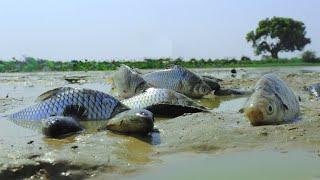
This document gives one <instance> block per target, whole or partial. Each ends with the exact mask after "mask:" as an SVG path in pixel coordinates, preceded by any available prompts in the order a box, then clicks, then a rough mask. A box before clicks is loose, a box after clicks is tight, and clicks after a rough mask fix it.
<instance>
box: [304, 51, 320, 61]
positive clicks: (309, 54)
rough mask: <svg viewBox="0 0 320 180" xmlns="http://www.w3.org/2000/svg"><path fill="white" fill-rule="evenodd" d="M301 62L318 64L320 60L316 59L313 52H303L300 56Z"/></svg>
mask: <svg viewBox="0 0 320 180" xmlns="http://www.w3.org/2000/svg"><path fill="white" fill-rule="evenodd" d="M302 60H303V61H304V62H319V61H320V59H318V58H317V56H316V53H315V52H314V51H305V52H304V53H303V54H302Z"/></svg>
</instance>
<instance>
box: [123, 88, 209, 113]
mask: <svg viewBox="0 0 320 180" xmlns="http://www.w3.org/2000/svg"><path fill="white" fill-rule="evenodd" d="M121 102H122V103H123V104H125V105H126V106H128V107H129V108H131V109H147V110H149V111H151V112H152V113H153V114H155V115H160V116H167V117H176V116H180V115H182V114H184V113H196V112H207V109H206V108H205V107H203V106H201V105H199V104H198V103H196V102H195V101H193V100H192V99H190V98H189V97H187V96H185V95H183V94H181V93H178V92H175V91H173V90H170V89H161V88H148V89H147V90H146V91H145V92H143V93H141V94H139V95H136V96H133V97H131V98H128V99H124V100H121Z"/></svg>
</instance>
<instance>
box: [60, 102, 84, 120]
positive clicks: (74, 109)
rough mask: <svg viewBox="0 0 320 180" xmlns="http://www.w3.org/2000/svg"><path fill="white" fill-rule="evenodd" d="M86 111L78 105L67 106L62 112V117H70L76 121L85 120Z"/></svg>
mask: <svg viewBox="0 0 320 180" xmlns="http://www.w3.org/2000/svg"><path fill="white" fill-rule="evenodd" d="M86 113H87V111H86V108H85V107H84V106H80V105H68V106H66V108H65V109H64V111H63V116H71V117H75V118H78V119H86V117H87V114H86Z"/></svg>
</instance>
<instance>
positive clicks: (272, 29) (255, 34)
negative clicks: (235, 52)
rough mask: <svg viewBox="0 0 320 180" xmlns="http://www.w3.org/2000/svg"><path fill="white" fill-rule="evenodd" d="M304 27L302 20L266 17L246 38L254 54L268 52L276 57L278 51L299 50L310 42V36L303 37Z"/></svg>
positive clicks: (304, 33)
mask: <svg viewBox="0 0 320 180" xmlns="http://www.w3.org/2000/svg"><path fill="white" fill-rule="evenodd" d="M305 29H306V27H305V25H304V23H303V22H301V21H296V20H294V19H291V18H285V17H273V18H271V19H269V18H266V19H264V20H261V21H260V22H259V24H258V27H257V28H256V29H255V30H254V31H250V32H249V33H248V34H247V36H246V39H247V41H248V42H251V43H252V47H253V48H254V49H255V54H256V55H260V54H263V53H270V55H271V57H272V58H274V59H277V58H278V53H279V52H289V51H296V50H298V51H301V50H303V48H304V47H305V46H306V45H307V44H309V43H311V40H310V38H306V37H305V35H306V30H305Z"/></svg>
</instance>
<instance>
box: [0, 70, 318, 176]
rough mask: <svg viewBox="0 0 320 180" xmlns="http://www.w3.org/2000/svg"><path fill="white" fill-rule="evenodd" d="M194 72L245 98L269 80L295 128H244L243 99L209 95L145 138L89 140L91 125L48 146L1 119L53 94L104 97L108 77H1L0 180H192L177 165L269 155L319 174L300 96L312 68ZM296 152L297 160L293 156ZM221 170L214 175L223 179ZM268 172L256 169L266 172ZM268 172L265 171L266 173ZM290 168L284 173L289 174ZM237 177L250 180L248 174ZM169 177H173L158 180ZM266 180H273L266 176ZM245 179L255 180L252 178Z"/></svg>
mask: <svg viewBox="0 0 320 180" xmlns="http://www.w3.org/2000/svg"><path fill="white" fill-rule="evenodd" d="M195 71H196V72H197V73H198V74H202V75H212V76H215V77H217V78H220V79H223V81H222V82H220V83H221V86H222V87H223V88H234V89H241V90H250V89H251V88H252V87H253V86H254V84H255V83H256V82H257V80H258V79H259V77H261V76H262V75H263V74H265V73H270V72H273V73H275V74H277V75H278V76H280V77H281V78H282V79H283V80H284V81H285V82H286V83H288V85H289V86H290V87H291V88H292V89H293V91H294V93H295V94H296V95H297V96H299V97H300V99H301V102H300V107H301V116H300V120H298V121H297V122H294V123H291V124H283V125H277V126H259V127H252V126H251V125H250V123H249V122H248V121H247V120H246V119H245V118H244V116H243V114H241V113H240V112H239V109H240V108H241V107H242V106H243V105H244V104H245V102H246V100H247V98H248V96H221V97H217V96H214V95H213V94H211V95H208V96H206V97H204V98H203V99H200V100H196V101H198V102H199V103H200V104H202V105H204V106H206V107H208V108H210V109H211V110H210V112H206V113H196V114H185V115H183V116H180V117H177V118H171V119H168V118H156V122H155V126H156V129H157V130H156V131H155V132H153V133H151V134H150V135H148V136H133V135H131V136H128V135H120V134H115V133H112V132H108V131H105V132H97V131H96V130H95V127H96V124H95V123H94V122H86V123H84V126H86V127H87V130H86V131H85V132H82V133H79V134H76V135H74V136H71V137H67V138H64V139H49V138H45V137H43V135H42V134H41V133H39V132H38V131H37V129H36V128H34V129H32V128H25V127H21V126H18V125H16V124H14V123H12V122H11V121H8V120H7V119H6V117H5V115H7V114H9V113H12V112H15V111H18V110H19V109H21V108H23V107H26V106H29V105H31V104H32V103H34V100H35V99H36V97H37V96H38V95H40V94H41V93H42V92H44V91H46V90H50V89H53V88H56V87H60V86H71V87H85V88H92V89H97V90H101V91H105V92H109V93H112V91H111V86H110V85H109V84H108V82H107V81H106V78H107V76H108V75H109V73H106V72H67V73H9V74H1V77H0V87H1V92H0V107H1V108H0V128H1V130H0V179H3V178H13V179H15V178H18V179H21V178H27V179H39V178H54V179H57V178H58V179H86V178H92V179H104V178H111V179H126V178H130V179H131V178H136V179H146V178H150V177H152V178H156V179H160V178H161V177H167V178H169V179H188V178H186V177H187V176H185V175H186V174H185V173H183V172H181V171H179V172H170V171H168V168H167V167H173V165H175V166H181V167H183V168H185V170H184V172H185V171H190V172H193V171H194V172H195V174H194V175H196V174H197V173H196V170H197V167H195V166H192V165H190V166H186V167H185V165H184V164H186V163H187V162H191V164H192V162H195V164H196V163H200V162H201V163H207V164H208V166H212V167H216V166H217V165H219V164H223V163H226V164H228V163H231V160H230V158H231V157H234V156H236V157H235V158H237V157H239V158H240V159H241V158H242V159H243V158H244V157H247V156H250V158H251V157H252V158H257V159H259V158H260V161H261V162H264V161H267V160H268V159H270V158H272V157H275V163H276V162H277V161H276V159H279V158H280V159H281V158H282V156H280V157H279V158H278V156H277V155H275V154H274V153H280V154H290V155H288V156H284V159H283V161H287V160H290V159H292V157H293V156H295V154H297V156H301V158H302V159H304V160H305V161H303V163H305V164H306V165H308V164H310V165H312V166H315V167H319V168H320V164H319V158H318V157H320V130H319V129H320V102H319V101H318V100H316V98H314V97H312V96H310V95H309V93H308V92H307V91H306V90H305V88H306V87H308V85H310V84H313V83H318V82H319V81H320V80H319V79H320V68H317V67H299V68H273V69H272V68H259V69H257V68H252V69H251V68H248V69H237V73H236V75H235V74H234V73H233V74H231V72H230V69H198V70H195ZM66 76H86V81H85V82H84V83H80V84H79V83H78V84H77V83H76V84H69V82H67V81H65V80H64V78H65V77H66ZM297 150H298V152H299V153H296V152H297ZM251 152H252V153H251ZM292 153H293V154H294V155H293V156H291V154H292ZM235 154H236V155H235ZM204 157H205V158H204ZM310 157H311V158H310ZM217 158H218V159H219V161H217V160H216V159H217ZM186 159H187V160H186ZM216 161H217V162H216ZM297 161H298V160H297ZM299 161H300V160H299ZM217 163H218V164H217ZM243 163H244V165H243V166H246V165H247V166H248V167H250V161H248V163H247V164H246V162H243ZM288 166H289V167H290V164H289V165H288ZM160 167H163V168H160ZM227 167H228V166H225V169H221V171H219V172H225V171H226V169H227ZM268 167H269V166H266V167H263V168H266V170H265V171H268ZM269 168H270V170H272V167H269ZM294 168H296V167H295V166H293V165H292V174H294V172H295V170H294ZM155 169H160V170H158V171H159V172H161V173H160V174H162V175H160V174H159V173H156V172H154V171H155ZM243 171H244V172H243V173H245V172H246V173H247V174H250V170H249V169H243ZM288 171H289V172H290V169H289V170H288ZM301 171H302V174H306V176H303V177H302V178H307V177H312V178H317V177H318V176H320V174H316V173H314V168H302V170H301ZM170 173H173V174H176V176H163V174H170ZM179 173H180V176H179ZM187 174H188V173H187ZM253 174H254V173H253ZM183 175H184V176H183ZM206 175H207V176H206ZM307 175H309V176H307ZM189 177H191V176H189ZM195 177H197V176H195ZM198 177H203V178H205V177H217V178H219V177H223V176H211V175H210V172H209V171H208V172H207V174H206V172H204V174H202V176H200V175H199V176H198ZM278 177H282V176H278ZM292 177H293V176H292ZM270 178H272V179H277V178H276V177H275V176H272V175H270ZM162 179H163V178H162ZM220 179H223V178H220ZM246 179H250V177H246ZM251 179H257V176H252V177H251ZM291 179H294V178H291Z"/></svg>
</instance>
